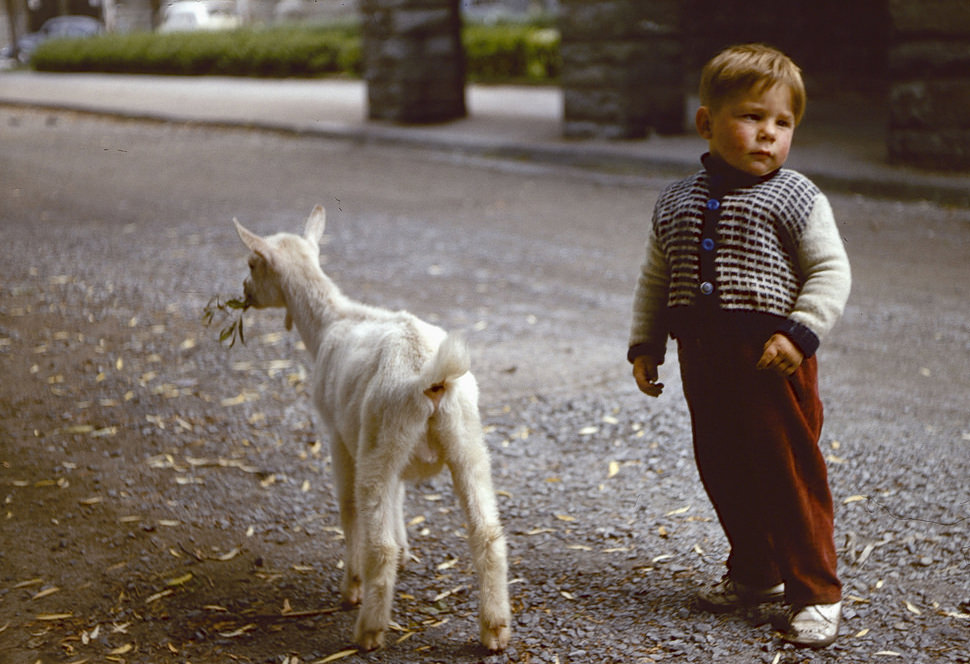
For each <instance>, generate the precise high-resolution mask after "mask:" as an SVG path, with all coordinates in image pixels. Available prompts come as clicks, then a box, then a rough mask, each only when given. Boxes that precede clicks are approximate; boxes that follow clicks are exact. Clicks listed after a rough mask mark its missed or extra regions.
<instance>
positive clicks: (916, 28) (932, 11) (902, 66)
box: [888, 0, 970, 170]
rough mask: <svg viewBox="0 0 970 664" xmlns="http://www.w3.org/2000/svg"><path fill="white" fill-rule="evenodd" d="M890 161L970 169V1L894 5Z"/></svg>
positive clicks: (917, 0) (908, 0)
mask: <svg viewBox="0 0 970 664" xmlns="http://www.w3.org/2000/svg"><path fill="white" fill-rule="evenodd" d="M889 10H890V14H891V17H892V28H893V33H892V43H891V45H890V49H889V107H890V122H889V135H888V144H889V146H888V147H889V158H890V161H892V162H894V163H897V164H907V165H911V166H918V167H922V168H930V169H937V170H970V112H968V110H967V109H970V2H967V0H889Z"/></svg>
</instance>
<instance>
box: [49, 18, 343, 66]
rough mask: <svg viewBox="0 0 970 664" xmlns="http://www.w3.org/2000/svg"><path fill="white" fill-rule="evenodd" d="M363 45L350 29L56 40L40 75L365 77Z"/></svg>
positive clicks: (234, 31) (140, 35) (195, 33)
mask: <svg viewBox="0 0 970 664" xmlns="http://www.w3.org/2000/svg"><path fill="white" fill-rule="evenodd" d="M360 63H361V57H360V39H359V37H358V36H357V34H356V32H355V31H353V30H351V29H347V28H271V29H265V30H257V29H246V30H232V31H222V32H178V33H168V34H153V33H147V32H146V33H132V34H127V35H103V36H100V37H94V38H91V39H83V40H77V39H71V40H51V41H49V42H45V43H43V44H41V45H40V47H38V49H37V51H36V52H35V53H34V56H33V58H32V59H31V66H32V67H34V68H35V69H37V70H39V71H67V72H78V71H88V72H92V71H97V72H110V73H117V72H124V73H129V74H178V75H202V74H213V75H221V76H274V77H280V76H320V75H326V74H337V73H347V74H355V75H358V74H360Z"/></svg>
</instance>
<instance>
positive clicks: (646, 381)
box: [633, 355, 664, 397]
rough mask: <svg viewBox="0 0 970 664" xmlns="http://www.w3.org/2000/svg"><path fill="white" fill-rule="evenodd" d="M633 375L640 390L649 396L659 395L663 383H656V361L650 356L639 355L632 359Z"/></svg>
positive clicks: (657, 376)
mask: <svg viewBox="0 0 970 664" xmlns="http://www.w3.org/2000/svg"><path fill="white" fill-rule="evenodd" d="M633 377H634V378H635V379H636V381H637V387H639V388H640V391H641V392H643V393H644V394H646V395H647V396H651V397H659V396H660V393H661V392H663V389H664V384H663V383H658V382H657V378H659V374H658V372H657V363H656V362H654V361H653V359H652V358H650V357H648V356H646V355H641V356H640V357H638V358H637V359H635V360H634V361H633Z"/></svg>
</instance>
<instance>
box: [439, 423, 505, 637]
mask: <svg viewBox="0 0 970 664" xmlns="http://www.w3.org/2000/svg"><path fill="white" fill-rule="evenodd" d="M469 420H470V421H469ZM464 434H465V436H468V437H467V438H466V439H465V440H464V441H460V442H458V443H457V444H458V445H461V446H462V447H463V449H462V450H461V453H460V454H458V455H456V457H455V458H454V459H449V463H448V466H449V468H450V470H451V476H452V481H453V482H454V485H455V492H456V493H457V494H458V499H459V500H460V501H461V505H462V509H464V511H465V515H466V517H467V519H468V531H469V532H468V535H469V537H468V540H469V544H470V546H471V552H472V560H473V562H474V564H475V570H476V572H477V573H478V580H479V586H480V590H479V592H480V599H479V601H480V607H479V628H480V635H481V640H482V644H483V645H484V646H485V647H486V648H488V649H489V650H492V651H495V650H502V649H504V648H505V647H506V646H507V645H508V644H509V638H510V636H511V625H512V612H511V609H510V608H509V591H508V562H507V559H506V556H507V553H506V545H505V535H504V534H503V532H502V524H501V523H500V522H499V517H498V507H497V505H496V503H495V493H494V491H493V490H492V477H491V467H490V463H489V460H488V450H487V449H486V447H485V443H484V441H483V440H482V435H481V425H480V424H479V420H478V417H477V413H476V415H475V416H474V417H471V416H467V415H466V431H465V432H464Z"/></svg>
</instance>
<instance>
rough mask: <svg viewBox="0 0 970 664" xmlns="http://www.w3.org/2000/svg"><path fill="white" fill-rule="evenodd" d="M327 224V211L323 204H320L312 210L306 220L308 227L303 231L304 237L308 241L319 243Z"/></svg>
mask: <svg viewBox="0 0 970 664" xmlns="http://www.w3.org/2000/svg"><path fill="white" fill-rule="evenodd" d="M326 226H327V211H326V210H325V209H324V207H323V206H322V205H318V206H316V207H315V208H313V210H312V211H311V212H310V216H309V217H307V220H306V229H304V231H303V238H304V239H305V240H307V241H308V242H312V243H313V244H316V245H319V244H320V238H322V237H323V231H324V229H325V228H326Z"/></svg>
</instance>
